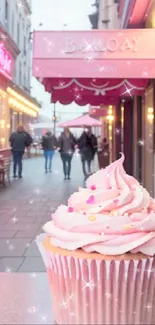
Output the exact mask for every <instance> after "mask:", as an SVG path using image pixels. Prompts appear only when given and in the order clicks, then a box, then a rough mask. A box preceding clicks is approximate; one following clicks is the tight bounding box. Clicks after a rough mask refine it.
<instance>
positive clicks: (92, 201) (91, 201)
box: [86, 195, 95, 204]
mask: <svg viewBox="0 0 155 325" xmlns="http://www.w3.org/2000/svg"><path fill="white" fill-rule="evenodd" d="M94 202H95V197H94V195H91V196H90V197H89V199H88V200H87V201H86V203H87V204H94Z"/></svg>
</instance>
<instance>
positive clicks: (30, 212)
mask: <svg viewBox="0 0 155 325" xmlns="http://www.w3.org/2000/svg"><path fill="white" fill-rule="evenodd" d="M79 185H80V186H81V185H83V175H82V169H81V161H80V156H78V155H75V157H74V159H73V163H72V179H71V180H70V181H64V179H63V173H62V163H61V160H60V157H59V154H58V153H57V154H56V155H55V157H54V159H53V172H52V173H49V174H45V173H44V158H43V157H38V158H37V157H36V158H31V159H27V160H25V161H24V172H23V179H21V180H18V179H16V180H12V184H11V186H10V187H7V188H5V189H4V188H1V189H0V272H43V271H45V268H44V265H43V262H42V258H41V256H40V252H39V251H38V248H37V246H36V243H35V238H36V236H37V235H38V234H40V233H41V232H42V226H43V224H44V223H45V222H46V221H48V220H50V217H51V214H52V212H53V211H54V210H55V208H56V207H57V206H58V205H59V204H60V203H65V202H66V201H67V198H68V197H69V195H71V194H72V193H73V192H74V191H76V190H77V188H78V186H79Z"/></svg>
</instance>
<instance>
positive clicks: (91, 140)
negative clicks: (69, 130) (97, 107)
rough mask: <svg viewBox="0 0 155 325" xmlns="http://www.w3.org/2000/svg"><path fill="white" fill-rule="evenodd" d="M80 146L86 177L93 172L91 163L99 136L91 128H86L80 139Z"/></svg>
mask: <svg viewBox="0 0 155 325" xmlns="http://www.w3.org/2000/svg"><path fill="white" fill-rule="evenodd" d="M78 147H79V150H80V154H81V161H82V169H83V174H84V176H85V178H87V176H88V175H90V174H91V173H92V171H91V163H92V161H93V160H94V157H95V153H96V152H97V138H96V136H95V135H94V134H93V133H92V130H91V128H85V129H84V132H83V133H82V135H81V137H80V138H79V141H78Z"/></svg>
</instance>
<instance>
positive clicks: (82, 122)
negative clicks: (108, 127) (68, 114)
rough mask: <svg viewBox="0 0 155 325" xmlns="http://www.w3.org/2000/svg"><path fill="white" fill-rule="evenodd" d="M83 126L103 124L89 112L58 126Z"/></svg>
mask: <svg viewBox="0 0 155 325" xmlns="http://www.w3.org/2000/svg"><path fill="white" fill-rule="evenodd" d="M83 126H90V127H93V126H102V123H101V122H100V121H98V120H96V119H94V118H92V117H90V116H89V114H85V115H82V116H80V117H77V118H75V119H73V120H69V121H66V122H64V123H60V124H58V127H62V128H65V127H71V128H81V127H83Z"/></svg>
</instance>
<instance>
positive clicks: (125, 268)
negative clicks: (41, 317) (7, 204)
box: [39, 241, 155, 325]
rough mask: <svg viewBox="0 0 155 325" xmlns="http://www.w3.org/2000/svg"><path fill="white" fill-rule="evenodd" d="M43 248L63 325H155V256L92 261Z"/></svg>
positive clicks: (59, 321)
mask: <svg viewBox="0 0 155 325" xmlns="http://www.w3.org/2000/svg"><path fill="white" fill-rule="evenodd" d="M39 249H40V251H41V254H42V256H43V259H44V262H45V265H46V268H47V272H48V276H49V283H50V288H51V293H52V307H53V312H54V315H55V320H56V323H57V324H93V325H95V324H155V308H154V305H155V258H154V257H144V259H143V258H142V259H139V260H136V257H135V260H134V259H124V260H122V259H121V260H114V259H112V260H93V259H92V260H91V259H84V258H78V257H74V252H73V256H65V255H60V254H57V253H52V252H51V251H48V250H46V249H45V248H43V245H42V244H41V241H39ZM135 256H136V255H135ZM124 258H125V255H124Z"/></svg>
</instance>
